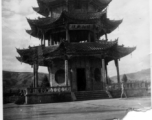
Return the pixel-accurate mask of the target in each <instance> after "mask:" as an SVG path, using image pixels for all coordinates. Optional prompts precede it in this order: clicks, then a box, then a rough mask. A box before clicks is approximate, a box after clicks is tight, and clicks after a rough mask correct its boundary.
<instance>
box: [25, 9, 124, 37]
mask: <svg viewBox="0 0 152 120" xmlns="http://www.w3.org/2000/svg"><path fill="white" fill-rule="evenodd" d="M106 12H107V11H106V10H104V11H100V12H87V13H86V12H67V11H63V12H62V13H61V15H60V16H59V17H58V18H49V17H48V18H38V19H37V20H30V19H27V20H28V22H29V24H30V26H31V29H32V30H27V33H28V34H30V35H32V36H34V37H38V38H39V37H40V36H42V34H44V33H46V32H47V31H49V30H51V29H54V28H56V27H57V26H58V27H59V26H63V25H65V24H66V23H67V22H68V23H69V24H70V23H71V24H81V23H84V24H97V25H96V28H98V27H101V29H100V28H99V29H100V30H98V33H99V36H102V35H103V34H105V32H106V33H111V32H112V31H113V30H115V29H116V28H117V27H118V26H119V25H120V24H121V22H122V20H110V19H108V18H106V15H105V14H107V13H106ZM98 23H99V24H98ZM103 30H104V32H103ZM46 39H47V37H46Z"/></svg>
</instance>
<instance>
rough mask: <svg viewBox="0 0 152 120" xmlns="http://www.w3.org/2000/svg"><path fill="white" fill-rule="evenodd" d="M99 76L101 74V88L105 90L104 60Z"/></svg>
mask: <svg viewBox="0 0 152 120" xmlns="http://www.w3.org/2000/svg"><path fill="white" fill-rule="evenodd" d="M101 72H102V73H101V74H102V80H103V88H105V84H106V83H105V60H104V59H102V69H101Z"/></svg>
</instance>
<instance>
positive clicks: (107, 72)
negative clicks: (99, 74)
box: [105, 65, 109, 84]
mask: <svg viewBox="0 0 152 120" xmlns="http://www.w3.org/2000/svg"><path fill="white" fill-rule="evenodd" d="M105 69H106V83H107V84H109V81H108V70H107V65H105Z"/></svg>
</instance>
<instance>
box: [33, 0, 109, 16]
mask: <svg viewBox="0 0 152 120" xmlns="http://www.w3.org/2000/svg"><path fill="white" fill-rule="evenodd" d="M111 1H112V0H37V2H38V5H39V7H34V8H33V9H34V10H35V11H36V12H37V13H39V14H41V15H43V16H46V17H47V16H48V15H49V10H52V9H56V8H58V7H63V6H65V7H67V9H68V8H69V9H70V6H72V4H77V3H79V4H81V5H84V6H85V5H90V6H92V7H93V8H95V10H96V11H102V10H103V9H104V8H106V7H107V5H108V4H109V3H110V2H111Z"/></svg>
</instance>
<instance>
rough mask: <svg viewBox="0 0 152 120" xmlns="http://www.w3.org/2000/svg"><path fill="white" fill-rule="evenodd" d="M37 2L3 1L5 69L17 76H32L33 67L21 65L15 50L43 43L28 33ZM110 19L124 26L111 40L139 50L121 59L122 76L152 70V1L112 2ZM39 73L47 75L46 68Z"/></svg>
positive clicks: (111, 67) (110, 69)
mask: <svg viewBox="0 0 152 120" xmlns="http://www.w3.org/2000/svg"><path fill="white" fill-rule="evenodd" d="M37 6H38V5H37V0H2V69H3V70H8V71H17V72H32V71H33V69H32V68H31V66H30V65H28V64H24V63H20V62H19V61H18V60H17V59H16V56H19V54H18V53H17V51H16V48H21V49H22V48H27V47H28V46H29V45H30V46H34V45H39V44H40V41H39V40H38V39H36V38H34V37H30V35H29V34H27V33H26V32H25V30H27V29H30V26H29V24H28V22H27V20H26V18H31V19H35V18H37V17H38V16H40V15H39V14H37V13H36V12H35V11H34V10H33V9H32V7H37ZM107 11H108V18H110V19H112V20H119V19H123V22H122V24H121V25H120V26H119V27H118V28H117V29H116V30H115V31H113V32H112V33H111V34H108V38H109V40H115V39H116V38H119V41H118V43H119V44H120V45H122V44H123V45H124V46H130V47H133V46H136V47H137V49H136V50H135V51H134V52H133V53H132V54H130V55H128V56H126V57H124V58H122V59H120V61H119V68H120V74H126V73H131V72H137V71H140V70H143V69H147V68H150V59H149V57H150V27H149V26H150V23H149V21H150V20H149V16H150V13H149V0H112V2H111V3H110V4H109V6H108V9H107ZM39 72H45V73H48V71H47V68H46V67H40V68H39ZM108 74H109V76H114V75H116V67H115V65H114V61H111V62H110V63H109V64H108Z"/></svg>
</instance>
